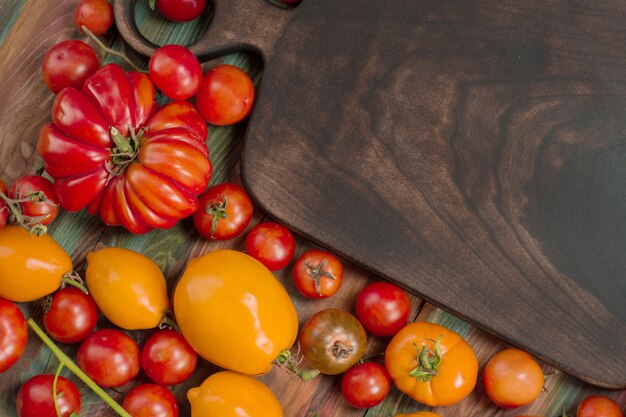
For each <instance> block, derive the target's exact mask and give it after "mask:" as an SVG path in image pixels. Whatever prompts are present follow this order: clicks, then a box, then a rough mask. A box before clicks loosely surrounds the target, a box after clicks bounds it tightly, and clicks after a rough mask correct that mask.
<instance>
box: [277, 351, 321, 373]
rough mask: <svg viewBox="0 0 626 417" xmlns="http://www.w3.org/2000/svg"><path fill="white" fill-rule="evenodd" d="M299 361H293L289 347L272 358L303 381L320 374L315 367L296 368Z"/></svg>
mask: <svg viewBox="0 0 626 417" xmlns="http://www.w3.org/2000/svg"><path fill="white" fill-rule="evenodd" d="M300 362H301V361H297V363H296V362H294V356H293V355H292V354H291V351H290V350H289V349H285V350H283V351H282V352H280V354H279V355H278V357H277V358H276V359H275V360H274V363H276V364H277V365H279V366H282V367H283V368H285V369H287V370H289V371H291V372H293V373H294V374H296V376H297V377H298V378H300V379H301V380H303V381H310V380H312V379H313V378H315V377H316V376H318V375H319V374H320V371H318V370H317V369H300V368H298V365H299V364H300Z"/></svg>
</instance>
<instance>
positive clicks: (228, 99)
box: [196, 64, 254, 126]
mask: <svg viewBox="0 0 626 417" xmlns="http://www.w3.org/2000/svg"><path fill="white" fill-rule="evenodd" d="M253 103H254V84H252V80H251V79H250V77H249V76H248V74H246V73H245V72H243V71H242V70H241V69H239V68H238V67H235V66H233V65H228V64H222V65H218V66H216V67H214V68H212V69H210V70H209V71H208V72H207V73H206V74H205V75H204V78H203V79H202V85H201V86H200V90H199V91H198V95H197V96H196V105H197V106H198V111H199V112H200V114H201V115H202V117H204V118H205V120H206V121H207V122H209V123H211V124H212V125H216V126H227V125H232V124H235V123H237V122H240V121H241V120H243V119H245V118H246V117H247V116H248V114H250V111H251V110H252V104H253Z"/></svg>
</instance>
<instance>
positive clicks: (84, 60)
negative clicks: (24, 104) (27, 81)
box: [41, 39, 100, 94]
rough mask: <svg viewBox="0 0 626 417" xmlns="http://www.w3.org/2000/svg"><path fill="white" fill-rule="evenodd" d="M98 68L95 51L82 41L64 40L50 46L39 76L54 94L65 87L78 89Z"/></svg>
mask: <svg viewBox="0 0 626 417" xmlns="http://www.w3.org/2000/svg"><path fill="white" fill-rule="evenodd" d="M99 67H100V60H99V59H98V55H97V54H96V51H94V50H93V48H92V47H91V46H89V45H87V44H86V43H85V42H83V41H79V40H73V39H72V40H65V41H61V42H59V43H57V44H56V45H54V46H52V47H51V48H50V49H49V50H48V52H46V54H45V55H44V57H43V61H42V63H41V75H42V76H43V80H44V82H45V83H46V86H47V87H48V88H49V89H50V91H52V92H53V93H54V94H57V93H58V92H60V91H61V90H63V89H64V88H66V87H72V88H75V89H80V88H82V87H83V84H84V83H85V80H87V78H89V77H90V76H91V75H93V74H94V73H95V72H96V71H97V70H98V68H99Z"/></svg>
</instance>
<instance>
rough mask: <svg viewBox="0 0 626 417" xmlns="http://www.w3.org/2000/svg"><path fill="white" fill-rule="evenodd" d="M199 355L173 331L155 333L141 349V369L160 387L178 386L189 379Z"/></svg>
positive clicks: (165, 330) (166, 330)
mask: <svg viewBox="0 0 626 417" xmlns="http://www.w3.org/2000/svg"><path fill="white" fill-rule="evenodd" d="M197 362H198V354H197V353H196V352H195V351H194V350H193V348H192V347H191V346H190V345H189V343H187V341H186V340H185V338H184V337H183V336H181V335H180V334H179V333H177V332H176V331H174V330H172V329H164V330H159V331H157V332H156V333H154V334H153V335H152V336H150V338H148V340H146V343H145V344H144V346H143V348H142V349H141V368H142V369H143V371H144V372H145V373H146V375H147V376H148V378H150V379H151V380H152V381H153V382H155V383H157V384H159V385H176V384H179V383H181V382H183V381H184V380H186V379H187V378H189V377H190V376H191V375H192V374H193V372H194V370H195V369H196V364H197Z"/></svg>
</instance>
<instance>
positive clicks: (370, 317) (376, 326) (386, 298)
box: [355, 282, 411, 337]
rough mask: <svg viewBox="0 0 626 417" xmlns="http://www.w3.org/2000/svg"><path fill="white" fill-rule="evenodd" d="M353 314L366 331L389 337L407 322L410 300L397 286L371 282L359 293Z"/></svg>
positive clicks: (409, 313)
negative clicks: (354, 313)
mask: <svg viewBox="0 0 626 417" xmlns="http://www.w3.org/2000/svg"><path fill="white" fill-rule="evenodd" d="M355 312H356V316H357V317H358V319H359V320H360V321H361V323H362V324H363V327H365V329H366V330H367V331H369V332H370V333H372V334H373V335H376V336H381V337H390V336H393V335H395V334H396V333H398V332H399V331H400V329H402V328H403V327H404V326H406V325H407V323H408V322H409V316H410V315H411V300H409V296H408V295H407V294H406V292H405V291H404V290H403V289H402V288H400V287H398V286H397V285H394V284H391V283H389V282H373V283H371V284H369V285H367V286H366V287H365V288H363V289H362V290H361V291H360V292H359V295H358V296H357V298H356V303H355Z"/></svg>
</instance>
